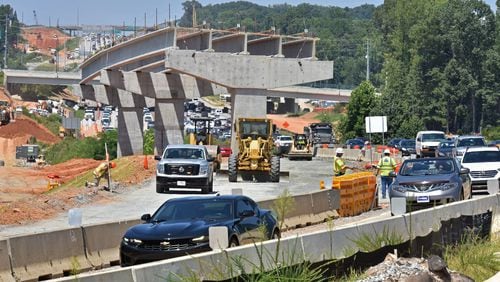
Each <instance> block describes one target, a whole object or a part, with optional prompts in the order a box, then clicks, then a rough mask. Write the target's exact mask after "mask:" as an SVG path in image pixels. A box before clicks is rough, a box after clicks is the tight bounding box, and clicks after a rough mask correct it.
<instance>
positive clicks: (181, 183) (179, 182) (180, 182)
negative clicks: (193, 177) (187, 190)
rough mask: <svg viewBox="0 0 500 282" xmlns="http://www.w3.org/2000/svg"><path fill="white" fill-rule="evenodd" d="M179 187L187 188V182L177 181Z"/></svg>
mask: <svg viewBox="0 0 500 282" xmlns="http://www.w3.org/2000/svg"><path fill="white" fill-rule="evenodd" d="M177 186H186V181H180V180H179V181H177Z"/></svg>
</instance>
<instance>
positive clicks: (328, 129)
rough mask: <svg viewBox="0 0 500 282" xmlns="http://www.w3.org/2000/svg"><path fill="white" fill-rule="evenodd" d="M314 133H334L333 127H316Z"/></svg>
mask: <svg viewBox="0 0 500 282" xmlns="http://www.w3.org/2000/svg"><path fill="white" fill-rule="evenodd" d="M314 133H318V134H332V129H331V128H316V129H315V130H314Z"/></svg>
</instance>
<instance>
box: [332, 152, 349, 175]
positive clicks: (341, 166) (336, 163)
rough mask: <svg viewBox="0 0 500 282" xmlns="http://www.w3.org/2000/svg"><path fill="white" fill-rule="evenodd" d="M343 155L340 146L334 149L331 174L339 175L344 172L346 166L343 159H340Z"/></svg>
mask: <svg viewBox="0 0 500 282" xmlns="http://www.w3.org/2000/svg"><path fill="white" fill-rule="evenodd" d="M343 155H344V150H343V149H342V148H337V150H335V158H333V174H334V175H335V176H341V175H344V174H345V173H346V170H347V166H346V165H345V162H344V159H342V156H343Z"/></svg>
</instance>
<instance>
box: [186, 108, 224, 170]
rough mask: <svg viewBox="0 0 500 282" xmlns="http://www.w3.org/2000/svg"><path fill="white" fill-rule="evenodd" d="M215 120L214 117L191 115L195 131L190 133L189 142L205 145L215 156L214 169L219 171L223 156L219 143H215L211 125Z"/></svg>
mask: <svg viewBox="0 0 500 282" xmlns="http://www.w3.org/2000/svg"><path fill="white" fill-rule="evenodd" d="M213 120H214V118H211V117H191V121H192V122H193V123H194V132H191V133H190V134H189V144H191V145H204V146H205V147H206V148H207V151H208V153H209V154H210V155H211V156H212V157H213V158H214V171H218V170H219V169H220V166H221V163H222V156H221V154H220V147H219V145H214V137H213V136H212V133H211V125H210V124H211V122H212V121H213Z"/></svg>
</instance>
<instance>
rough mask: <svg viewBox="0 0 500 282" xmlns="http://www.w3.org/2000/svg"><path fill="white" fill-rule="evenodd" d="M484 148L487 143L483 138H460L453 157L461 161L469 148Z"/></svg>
mask: <svg viewBox="0 0 500 282" xmlns="http://www.w3.org/2000/svg"><path fill="white" fill-rule="evenodd" d="M483 146H486V142H485V141H484V137H483V136H475V135H472V136H458V137H457V139H456V140H455V148H454V149H453V155H454V156H455V157H456V158H457V160H459V161H460V160H461V159H462V156H463V155H464V153H465V150H467V148H470V147H483Z"/></svg>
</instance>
